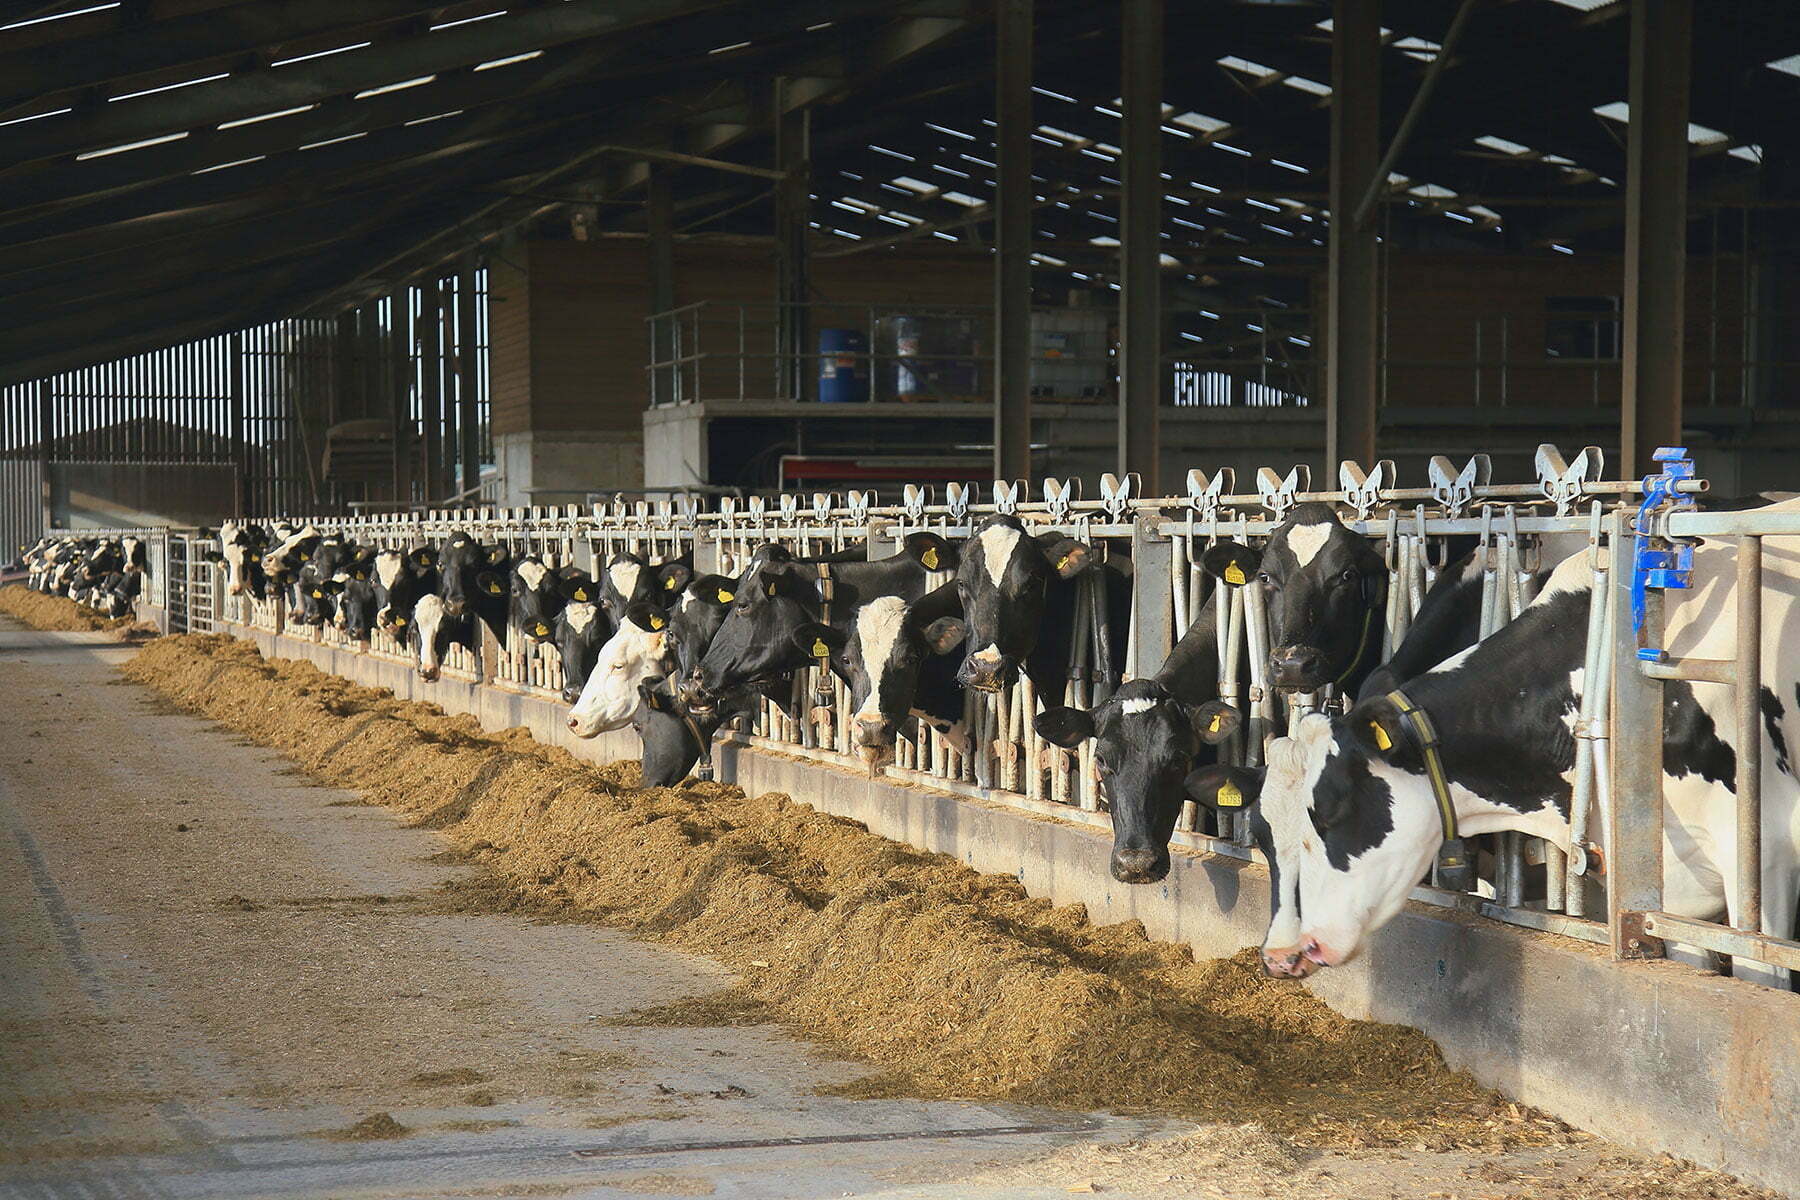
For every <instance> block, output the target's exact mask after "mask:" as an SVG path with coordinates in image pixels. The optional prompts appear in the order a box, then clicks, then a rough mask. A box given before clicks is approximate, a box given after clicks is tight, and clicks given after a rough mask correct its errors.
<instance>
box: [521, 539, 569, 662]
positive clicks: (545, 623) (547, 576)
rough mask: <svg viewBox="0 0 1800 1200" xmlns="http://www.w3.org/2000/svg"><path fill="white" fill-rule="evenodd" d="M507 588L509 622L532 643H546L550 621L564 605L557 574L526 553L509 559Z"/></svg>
mask: <svg viewBox="0 0 1800 1200" xmlns="http://www.w3.org/2000/svg"><path fill="white" fill-rule="evenodd" d="M508 589H509V591H510V592H511V595H512V623H513V624H514V625H516V626H517V627H518V628H519V629H520V630H522V631H523V632H524V634H525V636H526V637H528V638H530V639H531V640H532V641H534V642H543V641H548V640H549V638H550V633H551V622H553V621H555V620H556V617H557V614H558V613H560V612H562V610H563V605H564V604H565V603H566V602H567V599H566V597H565V596H564V594H563V589H562V577H561V575H560V574H559V573H558V572H557V571H556V570H554V569H553V568H552V567H551V566H550V565H549V564H548V563H546V562H545V561H544V560H543V559H541V558H539V557H538V556H537V555H535V554H526V555H523V556H521V557H519V558H516V559H514V560H513V564H512V578H511V580H510V581H509V584H508Z"/></svg>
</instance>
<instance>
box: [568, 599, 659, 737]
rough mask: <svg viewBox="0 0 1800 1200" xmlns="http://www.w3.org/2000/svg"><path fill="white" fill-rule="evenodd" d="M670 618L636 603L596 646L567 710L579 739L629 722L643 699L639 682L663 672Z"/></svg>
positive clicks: (641, 603)
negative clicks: (584, 680)
mask: <svg viewBox="0 0 1800 1200" xmlns="http://www.w3.org/2000/svg"><path fill="white" fill-rule="evenodd" d="M668 641H669V618H668V615H667V614H665V613H664V612H663V611H662V610H661V609H659V608H657V607H656V606H655V605H653V604H647V603H645V602H643V601H639V602H638V603H636V604H633V605H632V606H631V607H630V608H628V609H626V610H625V618H624V620H622V621H620V622H619V626H618V628H617V629H616V630H615V631H614V632H613V635H612V637H610V638H608V639H607V641H606V644H605V645H604V646H601V647H600V654H599V657H598V658H597V659H596V660H595V662H594V670H593V673H592V674H590V675H589V676H588V679H587V684H586V685H585V686H584V687H583V688H582V689H581V697H580V699H578V700H576V701H575V706H574V707H573V708H571V709H570V710H569V729H570V730H571V731H572V732H573V733H574V734H575V736H576V737H580V738H591V737H597V736H599V735H600V734H602V733H605V732H607V731H608V730H612V729H620V728H623V727H624V726H626V725H628V724H630V723H631V719H632V717H633V716H634V715H635V714H636V712H637V710H638V707H639V706H640V705H641V704H642V703H643V697H642V696H641V695H640V694H639V693H638V685H639V684H640V683H643V682H644V681H645V680H647V679H651V678H654V677H656V676H659V675H666V674H667V673H668V666H669V662H668Z"/></svg>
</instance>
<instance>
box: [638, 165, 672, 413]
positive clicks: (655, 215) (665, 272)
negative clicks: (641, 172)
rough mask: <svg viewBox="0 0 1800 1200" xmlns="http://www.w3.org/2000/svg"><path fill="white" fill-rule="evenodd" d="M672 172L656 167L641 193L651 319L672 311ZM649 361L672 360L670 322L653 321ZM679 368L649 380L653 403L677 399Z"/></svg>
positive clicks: (665, 371)
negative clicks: (654, 393)
mask: <svg viewBox="0 0 1800 1200" xmlns="http://www.w3.org/2000/svg"><path fill="white" fill-rule="evenodd" d="M673 174H674V173H673V172H672V171H671V170H670V169H669V168H668V167H663V166H658V167H655V168H653V169H652V170H651V172H650V183H649V186H648V187H646V188H645V190H644V230H645V232H646V233H647V234H648V235H649V243H650V245H649V250H650V315H651V316H655V315H656V314H657V313H666V312H668V311H669V310H670V309H672V308H674V307H675V187H674V180H673V178H672V176H673ZM650 357H651V360H652V361H654V362H663V363H666V362H668V361H670V360H671V359H672V358H674V357H675V329H674V325H673V323H672V321H671V320H669V319H665V320H661V321H654V322H652V323H651V326H650ZM680 380H681V368H680V367H678V366H671V367H668V368H666V369H663V371H662V375H661V378H659V379H654V380H652V385H653V386H654V387H655V388H656V396H655V401H656V402H657V403H658V404H668V403H670V402H672V401H675V400H677V399H680V397H679V396H678V395H677V394H676V392H677V389H678V388H679V387H680Z"/></svg>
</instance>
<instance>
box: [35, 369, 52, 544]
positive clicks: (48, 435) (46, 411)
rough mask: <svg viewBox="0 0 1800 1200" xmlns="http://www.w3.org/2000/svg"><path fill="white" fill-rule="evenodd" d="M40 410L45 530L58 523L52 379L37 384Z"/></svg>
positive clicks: (40, 479)
mask: <svg viewBox="0 0 1800 1200" xmlns="http://www.w3.org/2000/svg"><path fill="white" fill-rule="evenodd" d="M37 410H38V511H39V514H40V515H41V516H42V517H43V523H44V524H43V530H42V531H41V532H47V531H49V530H50V529H51V528H52V527H54V526H55V524H56V488H55V486H54V485H53V484H52V483H51V480H50V442H51V439H52V438H54V437H55V436H56V411H55V408H54V406H53V405H52V404H51V402H50V381H49V380H48V379H40V380H38V384H37Z"/></svg>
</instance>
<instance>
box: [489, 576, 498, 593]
mask: <svg viewBox="0 0 1800 1200" xmlns="http://www.w3.org/2000/svg"><path fill="white" fill-rule="evenodd" d="M487 590H488V595H490V596H498V595H499V594H500V584H499V582H498V581H496V580H492V579H490V580H488V586H487Z"/></svg>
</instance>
